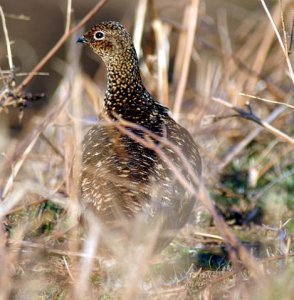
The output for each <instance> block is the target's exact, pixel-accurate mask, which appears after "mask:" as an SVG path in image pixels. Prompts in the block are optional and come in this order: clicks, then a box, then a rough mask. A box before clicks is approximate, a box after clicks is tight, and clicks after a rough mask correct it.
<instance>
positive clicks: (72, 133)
mask: <svg viewBox="0 0 294 300" xmlns="http://www.w3.org/2000/svg"><path fill="white" fill-rule="evenodd" d="M106 2H107V0H101V1H100V2H98V3H97V4H96V5H95V6H94V7H93V8H92V9H91V10H90V12H89V13H88V14H86V15H85V16H84V18H83V19H82V20H81V21H80V22H76V25H72V23H73V22H72V20H71V12H72V8H74V7H73V6H74V5H75V4H74V1H73V2H72V1H71V0H68V1H67V2H66V10H65V11H66V13H65V30H64V34H63V35H62V36H61V38H60V39H59V40H58V42H57V43H56V45H55V46H54V47H53V48H52V49H48V54H47V55H46V56H45V57H44V58H43V59H41V60H40V61H39V63H38V64H37V66H36V67H35V68H34V69H33V70H32V71H31V73H29V74H28V75H27V76H26V77H25V78H24V80H23V81H22V82H21V83H20V84H18V85H16V83H15V82H16V80H15V79H16V76H17V73H16V72H15V66H14V63H13V48H12V49H11V45H10V38H11V37H10V36H9V28H7V25H6V22H5V17H7V15H6V14H5V12H3V9H2V8H1V7H0V15H1V19H2V28H3V32H4V36H5V41H6V49H7V57H8V66H9V70H2V69H1V71H0V76H1V79H2V81H1V90H0V97H1V98H0V118H1V116H3V115H4V114H5V113H8V114H9V113H12V111H11V108H12V107H14V106H21V107H22V106H23V105H25V104H26V103H27V102H28V101H31V100H33V99H34V97H35V98H36V97H37V98H40V95H29V94H28V91H29V89H30V83H31V81H32V79H33V78H34V76H36V75H38V74H40V73H41V72H42V71H43V68H44V66H45V65H46V64H47V63H48V61H50V59H52V58H54V57H55V56H56V53H57V51H58V50H59V49H60V48H61V47H62V46H64V44H65V43H67V44H68V49H69V50H68V53H67V55H68V57H69V60H68V61H70V63H69V64H67V65H66V70H65V71H64V74H63V77H62V80H61V81H60V83H59V85H58V86H57V87H56V90H55V92H54V94H53V95H50V103H49V105H48V106H47V107H46V109H44V111H43V112H42V113H38V114H36V115H35V116H33V117H32V118H31V120H30V123H29V124H28V125H27V128H26V129H25V130H24V132H23V133H22V134H21V136H20V138H18V139H14V138H12V137H11V138H8V140H7V143H6V145H5V147H3V149H2V148H1V151H4V154H3V156H2V157H1V158H0V163H1V165H0V168H1V177H0V196H1V202H0V222H1V227H0V229H1V230H0V263H1V268H0V299H39V298H41V299H100V298H101V299H159V298H161V299H162V298H163V299H292V297H293V294H294V290H293V287H294V282H293V278H294V276H293V273H294V267H293V266H294V265H293V256H294V252H293V233H294V223H293V210H294V202H293V201H294V196H293V195H294V146H293V145H294V142H293V140H294V138H293V136H294V125H293V124H294V114H293V105H294V102H293V101H294V99H293V94H294V86H293V82H294V81H293V66H292V65H293V57H291V55H293V54H292V52H291V49H289V47H290V45H293V42H291V40H290V39H291V38H293V35H294V34H293V32H292V34H291V30H293V26H292V23H287V21H286V20H289V19H291V12H292V18H293V3H291V1H286V0H284V1H279V2H278V3H276V4H273V5H272V6H271V7H269V6H268V5H267V2H266V1H263V0H261V1H260V2H259V3H258V2H257V3H256V6H257V7H256V11H249V10H246V9H244V8H243V9H242V8H241V5H237V4H235V5H232V4H228V3H227V5H229V7H225V6H222V5H220V7H218V9H217V12H216V17H214V16H210V15H209V13H208V12H207V11H206V5H205V2H202V1H198V0H187V1H184V0H183V1H169V2H168V8H169V9H168V10H166V6H165V5H166V2H162V3H160V1H155V0H153V1H151V0H150V1H145V0H138V4H137V7H136V9H135V12H134V16H135V17H134V19H131V20H128V21H129V24H133V27H132V28H133V32H134V44H135V47H136V49H137V52H138V53H139V55H140V58H142V59H141V60H140V62H141V69H142V75H143V78H144V82H145V84H146V86H147V87H148V88H149V89H150V91H151V92H152V94H154V95H156V96H157V98H158V99H159V100H160V101H161V102H162V103H163V104H164V105H167V106H169V108H170V109H171V111H172V112H173V113H174V115H175V118H176V119H177V120H179V122H180V123H181V124H183V125H184V126H185V127H186V128H187V129H188V130H189V131H190V133H191V134H192V135H193V137H194V138H195V140H197V142H198V144H199V145H200V152H201V155H202V158H203V164H204V176H203V177H204V178H203V183H199V182H198V180H197V176H196V174H194V173H193V170H192V169H191V167H190V164H189V162H188V161H187V160H186V159H185V157H184V156H183V154H182V153H181V152H180V151H179V150H178V149H177V147H176V146H175V145H173V144H171V143H170V142H169V141H167V140H166V139H164V138H159V137H157V136H156V135H153V134H152V133H150V132H148V131H147V130H146V129H144V128H140V129H141V130H143V131H146V136H145V137H144V138H140V137H138V136H136V135H134V134H133V133H132V132H130V131H128V130H127V129H126V127H128V128H129V127H135V128H137V127H138V126H137V125H135V124H130V123H128V122H126V121H125V120H122V119H120V118H119V117H118V118H117V121H116V122H113V121H112V122H111V121H110V120H108V119H103V120H99V121H96V117H97V115H98V114H99V113H100V112H101V108H102V106H103V87H102V85H101V84H100V83H99V82H95V80H93V79H92V78H89V77H88V75H87V74H85V73H84V72H83V71H82V68H81V65H80V50H79V47H78V46H77V45H75V44H74V43H73V40H72V39H71V36H73V35H75V33H76V32H77V31H78V30H79V29H81V28H82V27H83V26H84V25H85V24H86V22H87V21H88V20H90V19H91V17H92V16H93V15H94V14H96V13H97V12H99V13H102V12H103V5H104V3H106ZM217 2H218V1H216V2H215V4H214V7H215V6H217V5H218V4H217ZM220 3H221V1H220ZM230 5H231V6H230ZM230 9H232V10H234V11H235V12H236V11H237V12H239V13H240V14H241V13H242V15H243V17H242V18H238V22H236V20H235V21H231V20H230V19H229V16H231V14H230ZM166 11H170V13H167V12H166ZM257 11H258V13H257ZM179 12H180V14H179ZM289 15H290V16H289ZM179 20H181V21H180V22H179ZM29 22H33V20H30V21H29ZM232 24H233V25H232ZM129 29H131V28H129ZM144 37H146V40H148V41H149V42H148V45H147V44H146V42H144V41H145V40H144ZM147 37H148V39H147ZM286 41H287V42H286ZM292 47H293V46H292ZM150 49H151V51H152V53H151V54H150ZM146 52H148V53H149V56H147V55H146ZM41 74H42V73H41ZM49 76H50V75H49ZM49 78H50V77H49ZM43 80H44V81H46V80H48V76H46V77H44V79H43ZM93 112H95V114H96V115H95V116H94V119H95V120H94V121H93ZM22 114H26V109H24V110H22ZM97 122H101V124H102V123H103V124H104V125H107V126H116V127H117V128H118V130H120V131H121V132H122V133H123V134H126V135H129V136H130V137H132V138H133V139H135V140H136V141H138V142H139V143H142V144H143V145H144V146H146V147H149V148H151V149H153V150H154V151H155V152H156V153H157V154H158V155H159V156H161V158H162V159H163V160H165V162H166V163H167V164H168V165H169V167H170V168H171V170H173V172H174V174H175V176H176V178H177V179H178V180H179V182H180V183H181V184H182V185H183V186H184V187H185V188H186V189H187V190H189V192H190V193H192V194H194V195H195V197H196V198H197V199H198V205H197V206H196V207H195V209H194V210H193V212H192V215H191V220H190V221H189V223H188V224H187V226H185V228H183V230H182V231H181V232H180V233H179V234H178V236H177V237H176V238H175V239H174V241H173V242H172V243H171V244H170V245H169V246H168V247H167V248H166V249H165V250H164V251H163V252H162V253H160V254H159V255H157V256H156V257H153V256H152V247H153V246H154V243H155V241H156V239H157V237H158V234H159V231H160V228H159V227H156V226H155V227H154V228H152V231H151V230H149V231H148V230H146V228H145V229H144V232H142V231H141V230H140V228H134V231H133V232H131V233H130V239H129V240H128V241H125V242H121V243H118V242H117V238H116V237H115V236H114V234H113V233H112V232H109V231H108V230H107V229H106V228H104V226H103V224H101V223H100V222H99V220H98V219H97V218H96V217H94V216H93V215H92V214H91V212H87V211H84V209H82V207H81V206H80V203H79V170H80V156H81V147H80V145H81V141H82V138H83V135H84V134H85V132H86V131H87V129H88V128H89V126H90V125H92V124H93V123H94V124H96V123H97ZM3 126H9V125H8V124H3ZM148 137H149V138H148ZM150 137H152V139H151V138H150ZM158 139H160V141H161V143H160V147H159V146H158V144H157V143H155V142H154V141H155V140H158ZM1 144H2V143H0V146H1ZM164 147H167V148H172V149H173V151H174V152H176V153H177V154H178V157H179V159H181V161H182V163H183V166H184V167H185V168H186V170H187V172H188V173H189V174H190V176H191V177H192V178H193V180H194V182H193V184H194V185H193V186H192V185H191V184H190V183H189V182H187V181H186V180H185V178H184V177H183V176H182V175H181V173H180V172H178V170H177V169H176V167H175V166H174V165H173V164H172V162H171V161H170V160H169V158H168V157H167V156H166V154H165V152H164V151H162V149H163V148H164ZM194 186H198V189H195V187H194ZM150 192H153V191H150ZM138 224H140V220H138ZM138 226H139V225H138ZM134 227H136V226H134ZM142 236H143V237H144V239H143V243H142V244H141V246H138V245H137V246H136V243H135V242H136V241H137V240H138V239H140V240H142ZM102 243H103V244H106V245H107V246H108V248H109V249H110V251H105V250H103V249H101V247H100V245H101V244H102ZM134 245H135V246H134Z"/></svg>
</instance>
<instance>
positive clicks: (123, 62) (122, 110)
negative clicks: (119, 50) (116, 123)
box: [104, 46, 154, 117]
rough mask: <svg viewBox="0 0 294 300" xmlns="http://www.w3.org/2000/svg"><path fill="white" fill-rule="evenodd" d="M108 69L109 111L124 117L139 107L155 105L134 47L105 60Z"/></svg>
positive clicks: (107, 104) (106, 94)
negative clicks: (147, 88) (141, 71)
mask: <svg viewBox="0 0 294 300" xmlns="http://www.w3.org/2000/svg"><path fill="white" fill-rule="evenodd" d="M104 62H105V64H106V69H107V90H106V93H105V99H104V105H105V110H106V112H107V113H109V114H111V113H112V112H115V113H117V114H119V115H121V116H122V117H124V116H125V115H128V116H129V115H130V112H133V113H134V112H135V111H136V110H138V111H139V109H138V108H140V106H141V107H145V108H146V107H149V106H151V105H153V104H154V103H153V99H152V98H151V97H150V95H149V93H148V92H147V91H146V89H145V87H144V85H143V82H142V79H141V75H140V70H139V62H138V58H137V55H136V51H135V49H134V47H133V46H132V47H130V48H129V49H127V50H125V51H124V52H123V54H118V55H116V56H113V57H111V58H108V59H107V60H106V61H104Z"/></svg>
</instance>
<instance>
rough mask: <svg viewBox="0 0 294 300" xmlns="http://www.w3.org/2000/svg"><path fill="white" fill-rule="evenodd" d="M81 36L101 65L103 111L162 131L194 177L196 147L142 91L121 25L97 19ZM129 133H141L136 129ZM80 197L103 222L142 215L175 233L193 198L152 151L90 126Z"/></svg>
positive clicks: (176, 159)
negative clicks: (99, 36) (104, 77)
mask: <svg viewBox="0 0 294 300" xmlns="http://www.w3.org/2000/svg"><path fill="white" fill-rule="evenodd" d="M97 32H103V34H104V38H103V39H102V40H99V41H96V40H95V39H94V37H95V34H96V33H97ZM83 38H84V39H85V42H86V43H87V44H88V45H89V46H90V47H91V48H92V50H93V51H94V52H95V53H97V54H98V55H99V56H100V57H101V58H102V60H103V61H104V63H105V65H106V68H107V90H106V93H105V99H104V112H103V113H105V114H106V115H107V116H108V117H110V118H114V116H113V112H115V113H116V114H118V115H120V116H121V117H122V118H123V119H125V120H128V121H130V122H133V123H135V124H138V125H141V126H144V127H145V128H147V129H148V130H150V131H152V132H154V133H155V134H157V135H160V136H162V135H164V136H165V137H167V138H168V140H170V141H171V142H172V143H174V144H175V145H177V146H178V147H179V148H180V149H181V151H182V152H183V154H184V155H185V156H186V158H187V159H188V161H189V162H190V163H191V165H192V167H193V169H194V170H195V172H196V173H197V174H198V175H199V176H200V174H201V159H200V156H199V152H198V147H197V145H196V144H195V142H194V141H193V139H192V137H191V136H190V134H189V133H188V132H187V130H185V129H184V128H183V127H181V126H180V125H179V124H177V123H176V122H175V121H174V120H173V119H172V118H171V117H170V114H169V111H168V109H167V108H165V107H163V106H162V105H161V104H159V103H158V102H157V101H156V100H155V99H154V98H153V97H152V96H151V95H150V94H149V92H148V91H147V90H146V89H145V87H144V85H143V83H142V80H141V76H140V71H139V63H138V59H137V55H136V52H135V49H134V46H133V44H132V39H131V36H130V35H129V33H128V32H127V31H126V30H125V29H124V27H123V26H122V25H121V24H120V23H118V22H103V23H101V24H98V25H96V26H94V27H93V28H92V29H91V30H90V31H88V32H87V33H86V34H85V35H84V36H83ZM133 132H135V133H136V134H138V135H140V136H143V134H142V132H139V131H138V130H136V131H135V130H133ZM163 149H164V152H165V154H166V155H168V157H169V159H170V160H171V161H172V162H173V164H174V165H176V166H177V168H178V170H179V171H180V172H182V174H183V175H184V176H185V177H186V178H187V180H188V181H190V182H191V180H190V178H189V176H188V174H187V171H186V170H185V169H184V168H183V164H182V162H181V161H180V159H179V157H178V156H177V155H176V154H175V153H174V152H173V150H172V149H165V148H163ZM81 200H82V202H83V203H84V204H86V205H87V206H91V207H93V208H94V210H95V211H96V213H97V214H98V216H99V217H100V218H101V220H103V221H104V222H106V223H108V222H109V223H111V222H117V220H120V219H127V220H132V219H133V218H135V216H136V215H137V214H140V213H143V214H144V215H146V220H147V222H152V220H156V218H158V217H160V218H162V219H163V220H164V221H163V230H167V231H175V230H177V229H179V228H181V227H182V226H183V225H184V224H185V223H186V222H187V220H188V217H189V214H190V212H191V210H192V208H193V205H194V202H195V199H193V198H192V196H191V195H190V194H189V193H188V192H187V191H186V190H185V189H184V188H183V187H182V185H181V184H180V183H179V182H178V181H177V180H176V178H175V175H174V173H173V172H172V171H171V170H170V169H169V167H168V166H167V165H166V164H165V163H164V162H163V161H162V159H161V158H160V157H159V156H157V154H156V153H155V152H153V151H152V150H150V149H148V148H145V147H144V146H142V145H141V144H139V143H137V142H135V141H134V140H132V139H131V138H130V137H128V136H126V135H123V134H121V133H120V132H119V130H118V129H116V128H115V127H114V126H113V127H112V126H107V127H106V126H100V125H97V126H93V127H92V128H91V129H90V130H89V131H88V133H87V134H86V136H85V138H84V142H83V158H82V173H81ZM170 239H171V238H170V237H169V238H162V240H161V241H159V242H158V245H157V247H159V248H162V247H164V246H165V245H166V244H168V242H169V241H170Z"/></svg>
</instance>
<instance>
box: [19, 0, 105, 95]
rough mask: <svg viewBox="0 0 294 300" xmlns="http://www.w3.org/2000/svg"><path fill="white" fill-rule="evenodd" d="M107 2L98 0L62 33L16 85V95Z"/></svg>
mask: <svg viewBox="0 0 294 300" xmlns="http://www.w3.org/2000/svg"><path fill="white" fill-rule="evenodd" d="M106 2H107V0H100V1H99V2H98V3H97V4H96V5H95V6H94V7H93V8H92V9H91V10H90V11H89V12H88V13H87V14H86V16H85V17H84V18H83V19H82V20H81V21H80V22H79V23H78V24H77V25H76V26H74V27H72V28H71V29H70V30H69V31H68V32H66V33H64V34H63V35H62V36H61V38H60V39H59V40H58V41H57V43H56V44H55V45H54V46H53V47H52V49H51V50H50V51H49V52H48V53H47V54H46V55H45V56H44V57H43V58H42V59H41V61H40V62H39V63H38V64H37V65H36V66H35V67H34V69H33V70H32V71H31V73H30V74H29V75H28V76H27V77H26V78H25V79H24V80H23V81H22V82H21V84H20V85H18V86H17V87H16V89H15V92H16V94H17V93H19V92H21V91H22V90H23V89H24V88H25V87H26V86H27V85H28V84H29V83H30V82H31V81H32V79H33V78H34V73H38V72H39V71H40V70H41V69H42V68H43V67H44V66H45V65H46V64H47V63H48V61H49V60H50V59H51V58H52V57H53V55H54V54H55V53H56V52H57V51H58V50H59V49H60V48H61V46H62V45H63V44H64V43H65V42H66V40H67V39H68V38H69V37H70V36H71V35H72V34H73V33H74V32H76V31H78V30H79V29H81V28H82V27H83V26H84V25H85V24H86V22H88V21H89V20H90V19H91V18H92V17H93V16H94V15H95V14H96V13H97V12H98V11H99V10H100V9H101V8H102V7H103V5H104V4H105V3H106Z"/></svg>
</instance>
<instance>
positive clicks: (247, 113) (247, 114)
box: [212, 97, 294, 146]
mask: <svg viewBox="0 0 294 300" xmlns="http://www.w3.org/2000/svg"><path fill="white" fill-rule="evenodd" d="M212 100H213V101H215V102H218V103H220V104H222V105H224V106H226V107H228V108H230V109H232V110H234V111H236V112H237V113H238V114H239V116H240V117H241V118H244V119H247V120H250V121H253V122H254V123H257V124H258V125H260V126H262V127H264V128H265V129H267V130H268V131H269V132H271V133H272V134H274V135H275V136H276V137H278V138H279V139H281V140H283V141H284V142H287V143H289V144H291V145H293V146H294V139H293V138H292V137H290V136H288V135H287V134H286V133H284V132H282V131H280V130H279V129H277V128H275V127H274V126H272V125H270V124H269V123H268V122H266V121H264V120H262V119H260V117H258V116H257V115H256V114H255V113H254V112H253V111H252V109H251V107H250V106H249V105H248V110H245V109H242V108H240V107H237V106H235V105H233V104H231V103H229V102H227V101H225V100H223V99H220V98H216V97H213V98H212Z"/></svg>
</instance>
